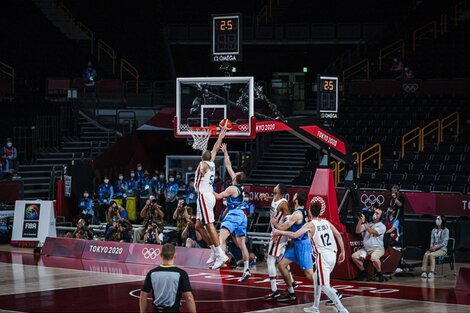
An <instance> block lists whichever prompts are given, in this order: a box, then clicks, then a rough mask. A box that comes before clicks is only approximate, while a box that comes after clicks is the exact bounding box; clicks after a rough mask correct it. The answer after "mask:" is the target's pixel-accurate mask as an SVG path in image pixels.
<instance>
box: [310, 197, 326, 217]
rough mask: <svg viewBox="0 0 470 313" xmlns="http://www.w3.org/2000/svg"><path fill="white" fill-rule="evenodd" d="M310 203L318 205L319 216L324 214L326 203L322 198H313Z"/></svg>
mask: <svg viewBox="0 0 470 313" xmlns="http://www.w3.org/2000/svg"><path fill="white" fill-rule="evenodd" d="M310 203H317V204H318V205H320V207H321V210H320V216H321V215H323V213H325V210H326V202H325V200H324V199H323V198H322V197H320V196H316V197H313V198H312V201H310Z"/></svg>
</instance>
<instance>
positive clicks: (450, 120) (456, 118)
mask: <svg viewBox="0 0 470 313" xmlns="http://www.w3.org/2000/svg"><path fill="white" fill-rule="evenodd" d="M453 124H455V135H456V136H459V132H460V113H459V112H454V113H452V114H450V115H448V116H446V117H444V118H442V119H441V131H440V132H441V142H442V141H444V128H447V127H449V126H451V125H453Z"/></svg>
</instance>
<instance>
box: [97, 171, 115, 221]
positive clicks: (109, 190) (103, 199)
mask: <svg viewBox="0 0 470 313" xmlns="http://www.w3.org/2000/svg"><path fill="white" fill-rule="evenodd" d="M113 195H114V188H113V185H112V184H111V183H110V182H109V178H108V176H105V177H104V179H103V183H102V184H100V185H99V187H98V202H99V204H100V210H99V218H100V221H102V222H104V221H105V214H106V210H107V209H108V207H109V203H111V199H112V198H113Z"/></svg>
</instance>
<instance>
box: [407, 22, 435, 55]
mask: <svg viewBox="0 0 470 313" xmlns="http://www.w3.org/2000/svg"><path fill="white" fill-rule="evenodd" d="M429 33H432V34H433V36H434V39H436V37H437V26H436V22H430V23H427V24H426V25H424V26H421V27H420V28H418V29H416V30H415V31H414V32H413V41H412V46H413V51H415V50H416V41H417V40H418V39H420V38H422V37H424V36H426V35H427V34H429Z"/></svg>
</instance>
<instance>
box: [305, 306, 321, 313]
mask: <svg viewBox="0 0 470 313" xmlns="http://www.w3.org/2000/svg"><path fill="white" fill-rule="evenodd" d="M304 312H309V313H320V310H319V309H318V308H316V307H314V306H313V305H312V306H309V307H308V308H304Z"/></svg>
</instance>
